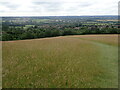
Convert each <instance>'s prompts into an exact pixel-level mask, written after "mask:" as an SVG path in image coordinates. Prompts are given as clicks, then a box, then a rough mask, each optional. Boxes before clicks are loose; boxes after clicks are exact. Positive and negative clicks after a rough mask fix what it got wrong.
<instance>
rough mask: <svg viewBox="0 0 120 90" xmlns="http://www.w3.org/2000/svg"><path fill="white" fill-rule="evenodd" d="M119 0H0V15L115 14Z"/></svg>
mask: <svg viewBox="0 0 120 90" xmlns="http://www.w3.org/2000/svg"><path fill="white" fill-rule="evenodd" d="M118 1H119V0H0V16H73V15H75V16H81V15H117V14H118Z"/></svg>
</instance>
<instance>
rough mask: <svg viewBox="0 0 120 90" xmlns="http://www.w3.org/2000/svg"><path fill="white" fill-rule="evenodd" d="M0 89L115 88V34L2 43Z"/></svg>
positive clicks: (116, 54)
mask: <svg viewBox="0 0 120 90" xmlns="http://www.w3.org/2000/svg"><path fill="white" fill-rule="evenodd" d="M2 49H3V51H2V53H3V61H2V62H3V82H2V85H3V88H117V87H118V35H117V34H113V35H112V34H111V35H74V36H60V37H53V38H43V39H34V40H33V39H31V40H18V41H3V48H2Z"/></svg>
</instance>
